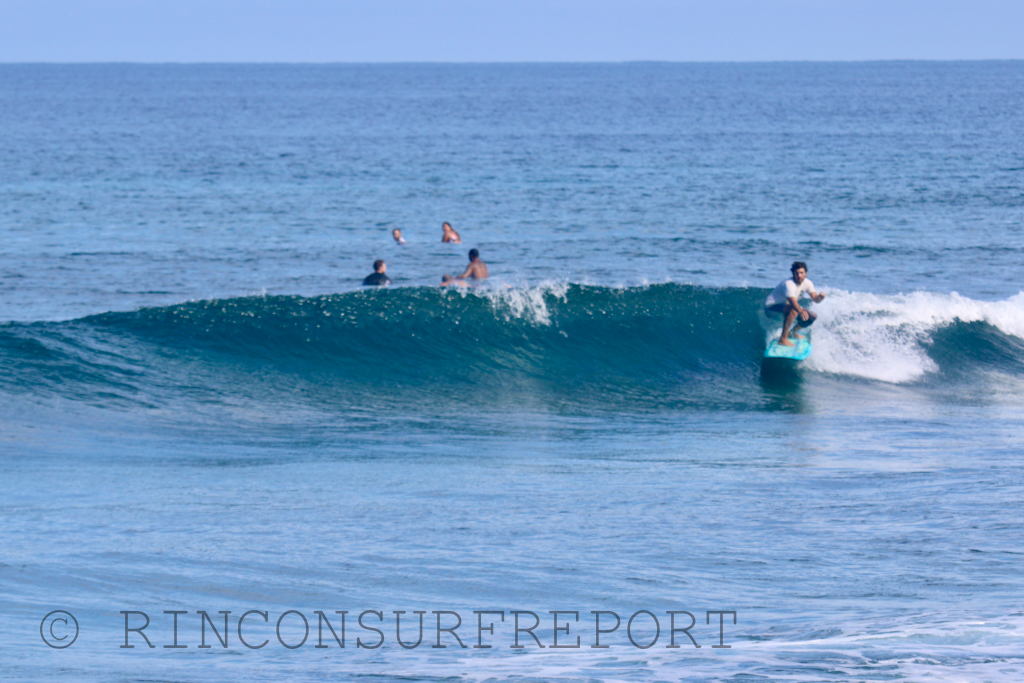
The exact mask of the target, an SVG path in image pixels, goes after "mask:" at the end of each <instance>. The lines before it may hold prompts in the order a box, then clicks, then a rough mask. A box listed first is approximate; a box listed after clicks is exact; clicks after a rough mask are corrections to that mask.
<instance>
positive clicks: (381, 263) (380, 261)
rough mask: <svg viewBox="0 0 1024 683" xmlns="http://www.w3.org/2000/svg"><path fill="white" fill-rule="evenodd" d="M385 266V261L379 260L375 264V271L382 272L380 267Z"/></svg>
mask: <svg viewBox="0 0 1024 683" xmlns="http://www.w3.org/2000/svg"><path fill="white" fill-rule="evenodd" d="M383 265H384V260H383V259H377V260H376V261H374V262H373V269H374V270H380V267H381V266H383Z"/></svg>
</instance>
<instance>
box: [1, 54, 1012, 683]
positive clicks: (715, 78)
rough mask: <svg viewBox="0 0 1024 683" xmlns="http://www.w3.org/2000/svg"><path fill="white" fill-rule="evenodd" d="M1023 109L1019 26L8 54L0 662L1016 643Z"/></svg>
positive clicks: (157, 674)
mask: <svg viewBox="0 0 1024 683" xmlns="http://www.w3.org/2000/svg"><path fill="white" fill-rule="evenodd" d="M1022 131H1024V62H872V63H771V64H663V63H634V64H522V65H512V64H509V65H501V64H493V65H491V64H488V65H446V64H408V65H399V64H395V65H213V64H211V65H172V64H169V65H132V64H107V65H32V64H24V65H12V64H8V65H0V236H2V241H0V283H2V292H3V295H2V296H0V368H2V370H3V371H2V372H0V519H2V524H0V679H3V680H12V681H14V680H24V681H36V680H51V679H53V678H54V677H58V676H59V677H62V678H65V679H72V680H76V681H78V680H80V681H191V680H197V679H199V678H200V677H203V678H206V677H216V678H217V679H218V680H224V681H243V680H244V681H251V680H289V681H354V680H358V681H368V682H375V681H381V682H384V681H459V682H467V683H469V682H477V681H481V682H482V681H499V680H512V679H514V680H517V681H522V682H524V683H527V682H530V681H562V682H568V681H573V682H576V681H608V682H613V681H616V682H618V681H637V682H640V681H644V682H646V681H650V682H655V681H666V680H673V681H755V680H756V681H899V680H907V681H996V682H1002V681H1018V680H1021V679H1022V678H1024V607H1022V606H1021V603H1022V598H1024V572H1022V571H1021V562H1022V560H1024V524H1022V522H1024V470H1022V468H1021V463H1022V453H1021V451H1022V448H1021V445H1022V437H1024V291H1022V290H1024V288H1022V286H1021V282H1020V279H1019V274H1020V272H1021V271H1020V265H1021V261H1022V258H1024V135H1022ZM444 221H448V222H450V223H451V224H452V225H453V226H454V228H455V229H456V230H457V231H458V232H459V233H460V235H461V237H462V244H443V243H441V223H442V222H444ZM395 228H399V229H401V230H402V232H403V234H404V236H405V238H406V240H407V243H406V244H405V245H398V244H396V243H395V242H394V241H393V240H392V238H391V231H392V230H393V229H395ZM470 248H477V249H479V250H480V254H481V257H482V258H483V260H484V261H486V262H487V264H488V266H489V269H490V272H491V278H490V279H489V280H488V282H486V283H484V284H482V285H480V286H475V287H468V288H450V289H442V288H440V287H438V284H439V283H440V280H441V276H442V275H443V274H445V273H451V274H458V273H459V272H461V271H462V270H463V269H464V268H465V267H466V263H467V251H468V250H469V249H470ZM375 259H384V260H385V261H386V262H387V268H388V270H387V273H388V275H389V276H390V277H391V278H392V280H393V283H392V285H391V286H389V287H386V288H363V287H361V286H360V284H361V282H362V279H363V278H364V277H365V276H366V275H367V274H369V273H370V272H371V271H372V263H373V261H374V260H375ZM796 260H800V261H806V262H807V264H808V267H809V272H808V277H809V278H810V279H811V280H812V281H813V282H814V284H815V286H816V289H817V290H818V291H822V292H825V293H826V294H827V298H826V299H825V300H824V301H823V302H821V303H819V304H814V305H813V306H812V309H813V310H814V311H815V312H816V313H817V315H818V321H817V322H816V324H815V325H814V326H813V327H812V328H811V329H812V341H813V352H812V354H811V357H810V358H809V359H808V360H807V361H805V362H803V363H801V364H799V365H795V364H787V365H782V366H778V365H769V366H762V353H763V351H764V349H765V345H766V343H767V341H769V339H770V336H771V331H770V330H766V328H765V326H764V324H763V321H762V319H761V315H760V311H761V307H762V304H763V301H764V298H765V297H766V296H767V294H768V292H769V291H770V290H771V288H773V287H774V286H775V285H776V284H778V282H780V281H781V280H783V279H785V278H786V277H788V275H789V266H790V263H791V262H793V261H796ZM421 619H422V621H419V620H421ZM691 622H692V623H691ZM342 624H344V626H342ZM419 624H422V625H423V626H422V630H421V631H419V633H420V634H421V638H420V641H419V645H418V646H413V644H414V643H416V642H417V641H416V637H417V633H418V628H419ZM343 628H344V631H343ZM577 638H579V641H577ZM264 642H265V644H263V645H262V646H261V645H260V644H261V643H264ZM577 642H579V647H575V645H576V644H577ZM342 644H344V647H342ZM567 645H568V646H569V647H566V646H567ZM488 646H489V647H488ZM698 646H699V647H698ZM563 650H564V651H563Z"/></svg>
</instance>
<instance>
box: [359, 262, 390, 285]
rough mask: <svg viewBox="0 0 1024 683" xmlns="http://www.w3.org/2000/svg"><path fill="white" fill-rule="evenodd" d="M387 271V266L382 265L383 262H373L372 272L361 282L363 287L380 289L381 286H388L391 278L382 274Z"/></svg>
mask: <svg viewBox="0 0 1024 683" xmlns="http://www.w3.org/2000/svg"><path fill="white" fill-rule="evenodd" d="M387 269H388V264H386V263H384V261H383V260H381V259H377V260H376V261H374V262H373V272H372V273H370V274H369V275H367V276H366V278H365V279H364V280H363V286H364V287H380V286H381V285H390V284H391V278H389V277H388V276H387V275H385V274H384V272H385V271H386V270H387Z"/></svg>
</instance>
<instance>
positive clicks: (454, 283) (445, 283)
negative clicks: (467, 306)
mask: <svg viewBox="0 0 1024 683" xmlns="http://www.w3.org/2000/svg"><path fill="white" fill-rule="evenodd" d="M441 286H442V287H469V285H467V284H466V283H465V282H463V281H462V280H456V279H455V278H453V277H452V276H451V275H449V274H448V273H445V274H444V275H443V276H441Z"/></svg>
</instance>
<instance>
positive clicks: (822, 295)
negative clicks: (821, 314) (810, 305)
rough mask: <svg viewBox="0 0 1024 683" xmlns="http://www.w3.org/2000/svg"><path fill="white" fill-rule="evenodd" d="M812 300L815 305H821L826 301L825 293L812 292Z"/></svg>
mask: <svg viewBox="0 0 1024 683" xmlns="http://www.w3.org/2000/svg"><path fill="white" fill-rule="evenodd" d="M810 295H811V298H812V299H814V303H816V304H820V303H821V302H822V301H823V300H824V299H825V293H824V292H820V293H819V292H810Z"/></svg>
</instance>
